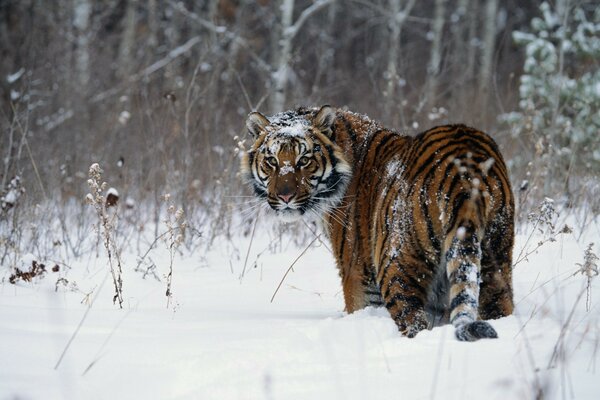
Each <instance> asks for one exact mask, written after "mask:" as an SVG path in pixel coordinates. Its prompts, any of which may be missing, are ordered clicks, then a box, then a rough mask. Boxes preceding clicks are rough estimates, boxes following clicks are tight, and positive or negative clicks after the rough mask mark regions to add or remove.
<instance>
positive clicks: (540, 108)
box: [501, 2, 600, 195]
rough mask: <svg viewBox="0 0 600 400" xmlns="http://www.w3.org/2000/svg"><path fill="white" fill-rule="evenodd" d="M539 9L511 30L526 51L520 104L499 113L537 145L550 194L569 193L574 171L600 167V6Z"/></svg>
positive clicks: (594, 170) (519, 134)
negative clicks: (527, 23)
mask: <svg viewBox="0 0 600 400" xmlns="http://www.w3.org/2000/svg"><path fill="white" fill-rule="evenodd" d="M540 11H541V16H540V17H537V18H534V19H532V21H531V32H529V33H525V32H519V31H517V32H514V33H513V38H514V40H515V42H516V43H517V44H518V45H520V46H523V47H524V48H525V53H526V57H525V62H524V65H523V75H522V76H521V78H520V85H519V99H520V100H519V110H518V111H516V112H512V113H508V114H504V115H502V116H501V119H502V120H503V121H505V122H507V123H509V124H510V126H511V128H512V133H513V134H514V135H515V137H519V138H521V139H524V140H528V141H529V142H530V143H533V144H534V145H535V149H536V155H537V157H536V160H535V162H536V163H537V164H535V167H536V170H537V171H538V172H539V171H542V175H541V177H542V178H543V190H544V194H545V195H549V194H551V193H552V192H553V191H556V190H559V191H564V192H567V193H568V192H569V180H570V178H571V177H572V176H573V175H574V174H573V172H574V171H587V172H592V173H597V172H598V171H600V69H598V60H599V59H600V9H599V8H596V9H595V11H594V12H593V13H586V12H584V10H583V9H582V8H580V7H575V8H572V9H571V10H569V9H566V8H565V9H563V10H562V11H561V10H558V9H553V8H552V7H551V6H550V5H549V4H548V3H546V2H544V3H542V4H541V6H540ZM515 161H516V162H517V163H518V162H519V160H518V159H516V160H515ZM520 161H521V162H527V161H528V160H525V159H521V160H520Z"/></svg>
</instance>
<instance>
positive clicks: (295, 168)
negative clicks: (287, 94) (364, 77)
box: [242, 106, 352, 222]
mask: <svg viewBox="0 0 600 400" xmlns="http://www.w3.org/2000/svg"><path fill="white" fill-rule="evenodd" d="M335 119H336V113H335V110H334V109H333V108H332V107H330V106H323V107H321V108H320V109H318V110H317V109H307V108H299V109H298V110H294V111H286V112H283V113H279V114H276V115H274V116H272V117H270V118H267V117H265V116H264V115H262V114H260V113H258V112H253V113H251V114H250V115H249V116H248V119H247V120H246V127H247V128H248V131H249V133H250V134H251V135H252V137H253V138H254V143H253V145H252V148H251V149H250V150H249V151H248V152H247V153H246V154H244V156H243V158H242V173H243V174H244V175H245V178H246V180H248V181H249V182H250V184H251V185H252V188H253V189H254V193H255V195H256V196H258V197H259V198H262V199H264V200H266V202H267V203H268V205H269V206H270V209H272V210H273V212H275V213H276V215H277V217H279V218H281V219H282V220H284V221H286V222H287V221H294V220H297V219H300V218H302V216H303V215H305V214H309V215H310V214H313V215H315V214H316V215H320V214H321V213H323V212H325V211H327V210H329V209H330V208H332V207H335V206H336V205H338V204H339V203H340V201H341V199H342V198H343V196H344V192H345V190H346V187H347V185H348V182H349V180H350V176H351V173H352V168H351V166H350V163H349V162H348V161H347V159H346V157H345V156H344V154H343V152H342V149H341V147H340V146H338V145H337V144H336V143H335V142H334V141H333V140H332V135H333V132H334V129H335V128H334V125H335Z"/></svg>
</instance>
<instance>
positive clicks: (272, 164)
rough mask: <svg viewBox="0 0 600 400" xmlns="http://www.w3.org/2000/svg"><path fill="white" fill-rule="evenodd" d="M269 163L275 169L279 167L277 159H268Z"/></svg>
mask: <svg viewBox="0 0 600 400" xmlns="http://www.w3.org/2000/svg"><path fill="white" fill-rule="evenodd" d="M266 160H267V163H268V164H269V165H271V166H273V167H276V166H277V159H276V158H275V157H267V158H266Z"/></svg>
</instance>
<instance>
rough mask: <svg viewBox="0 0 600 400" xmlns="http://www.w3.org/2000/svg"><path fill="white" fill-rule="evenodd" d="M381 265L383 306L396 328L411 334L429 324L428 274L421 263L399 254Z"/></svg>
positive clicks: (412, 335)
mask: <svg viewBox="0 0 600 400" xmlns="http://www.w3.org/2000/svg"><path fill="white" fill-rule="evenodd" d="M383 268H384V270H383V271H381V272H382V279H381V280H380V284H379V286H380V288H381V295H382V297H383V302H384V304H385V307H386V308H387V309H388V311H389V313H390V315H391V317H392V318H393V319H394V321H395V322H396V325H398V329H399V330H400V332H401V333H402V334H403V335H404V336H408V337H411V338H412V337H415V336H416V335H417V333H419V332H420V331H422V330H424V329H427V327H428V325H429V324H428V317H427V312H426V311H425V304H426V301H427V287H428V282H429V281H430V280H431V276H432V275H431V273H430V272H428V271H427V270H426V268H427V267H426V266H425V265H424V263H422V262H419V261H418V260H417V259H415V258H412V257H408V256H399V257H398V259H397V260H392V261H390V262H388V263H387V265H384V266H383Z"/></svg>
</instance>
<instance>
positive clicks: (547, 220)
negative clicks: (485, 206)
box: [513, 197, 572, 268]
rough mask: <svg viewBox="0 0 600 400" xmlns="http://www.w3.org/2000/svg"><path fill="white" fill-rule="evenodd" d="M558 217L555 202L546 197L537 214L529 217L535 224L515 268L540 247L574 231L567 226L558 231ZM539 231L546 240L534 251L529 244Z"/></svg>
mask: <svg viewBox="0 0 600 400" xmlns="http://www.w3.org/2000/svg"><path fill="white" fill-rule="evenodd" d="M557 217H558V212H557V211H556V210H555V208H554V200H552V199H551V198H548V197H546V198H545V199H544V200H543V201H542V203H541V204H540V205H539V206H538V208H537V210H536V211H535V212H532V213H530V214H529V215H528V216H527V219H528V220H529V222H532V223H533V228H532V229H531V233H530V234H529V237H527V240H526V241H525V244H524V245H523V247H522V248H521V251H520V252H519V255H518V257H517V260H516V261H515V262H514V263H513V268H514V267H516V266H517V264H519V263H521V262H522V261H525V260H527V257H528V256H530V255H531V254H533V253H535V252H536V251H537V250H538V249H539V248H540V247H542V246H543V245H544V244H546V243H549V242H555V241H556V238H557V237H558V235H561V234H565V233H571V232H572V229H571V228H570V227H569V226H568V225H565V226H563V228H562V229H561V230H560V231H556V226H555V220H556V218H557ZM536 231H538V232H539V233H541V234H542V235H546V238H545V239H542V240H540V241H539V242H537V244H536V246H535V247H534V248H533V249H529V248H528V244H529V242H530V241H531V238H532V237H533V234H534V233H535V232H536Z"/></svg>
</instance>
